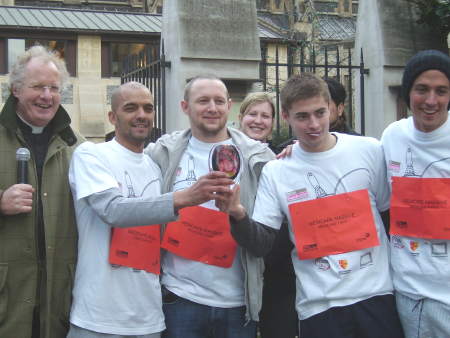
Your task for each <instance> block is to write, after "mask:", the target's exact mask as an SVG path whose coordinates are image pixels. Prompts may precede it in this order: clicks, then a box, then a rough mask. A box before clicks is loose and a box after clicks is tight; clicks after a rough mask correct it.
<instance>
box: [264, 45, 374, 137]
mask: <svg viewBox="0 0 450 338" xmlns="http://www.w3.org/2000/svg"><path fill="white" fill-rule="evenodd" d="M285 51H286V55H283V58H281V57H280V49H279V47H278V45H277V46H276V47H275V56H274V57H272V58H269V57H268V46H267V45H266V46H263V47H262V49H261V58H262V61H261V67H260V78H261V80H262V87H263V90H264V91H268V92H273V93H274V94H275V100H276V102H275V103H276V104H275V107H277V110H279V107H280V89H281V87H282V86H283V83H284V82H285V81H286V80H287V79H288V78H289V77H290V76H291V75H293V74H299V73H302V72H313V73H316V74H317V75H319V76H320V77H332V78H334V79H336V80H337V81H339V82H340V83H342V84H343V85H344V87H345V89H346V91H347V102H346V105H345V106H346V112H345V114H346V118H347V122H348V123H349V125H350V126H351V127H354V111H355V108H354V107H355V104H354V84H353V82H354V81H353V75H359V77H360V89H361V90H360V100H361V111H360V116H361V134H362V135H364V133H365V128H364V125H365V115H364V75H365V74H369V70H368V69H366V68H364V59H363V53H362V50H361V60H360V63H359V65H353V64H352V50H351V48H342V47H337V46H333V47H331V46H324V47H320V48H319V51H317V50H316V47H310V46H299V47H297V46H292V45H291V46H288V47H287V49H285ZM281 59H283V60H281ZM356 72H358V74H355V73H356ZM286 134H287V135H286ZM273 137H274V141H275V143H280V142H281V141H284V140H286V139H289V138H291V137H292V131H291V130H290V128H289V127H288V126H287V124H285V123H283V121H282V120H281V116H280V112H279V111H277V112H276V115H275V128H274V133H273Z"/></svg>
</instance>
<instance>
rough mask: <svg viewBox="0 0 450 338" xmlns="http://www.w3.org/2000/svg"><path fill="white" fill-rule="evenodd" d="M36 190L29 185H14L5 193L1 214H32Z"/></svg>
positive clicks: (0, 203) (0, 206) (2, 199)
mask: <svg viewBox="0 0 450 338" xmlns="http://www.w3.org/2000/svg"><path fill="white" fill-rule="evenodd" d="M33 193H34V189H33V187H32V186H31V185H29V184H14V185H12V186H10V187H9V188H8V189H6V190H5V191H4V192H3V195H2V198H1V200H0V214H3V215H17V214H22V213H27V212H31V210H32V205H33Z"/></svg>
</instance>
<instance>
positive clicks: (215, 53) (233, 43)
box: [162, 0, 261, 132]
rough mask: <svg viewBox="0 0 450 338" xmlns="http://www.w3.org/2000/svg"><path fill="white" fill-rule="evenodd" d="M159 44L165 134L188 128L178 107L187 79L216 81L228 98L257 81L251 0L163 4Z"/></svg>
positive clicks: (167, 0)
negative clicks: (166, 64)
mask: <svg viewBox="0 0 450 338" xmlns="http://www.w3.org/2000/svg"><path fill="white" fill-rule="evenodd" d="M162 38H163V41H164V47H165V53H166V61H169V62H170V63H171V67H170V68H166V102H167V109H166V111H167V118H166V121H167V132H171V131H174V130H180V129H184V128H187V127H188V126H189V122H188V119H187V117H186V116H185V115H184V114H183V113H182V111H181V108H180V101H181V100H182V98H183V90H184V86H185V84H186V82H187V81H188V80H189V79H191V78H192V77H194V76H196V75H199V74H214V75H217V76H219V77H220V78H222V79H223V80H224V81H225V83H226V84H227V86H228V89H229V90H230V92H232V91H233V90H235V89H236V88H247V87H248V86H247V85H248V84H249V83H252V82H254V81H256V80H258V79H259V62H260V60H261V55H260V47H259V36H258V30H257V17H256V3H255V1H254V0H182V1H180V0H165V1H164V7H163V30H162ZM242 84H245V85H244V86H243V85H242ZM233 87H234V88H233ZM242 94H243V95H245V93H242Z"/></svg>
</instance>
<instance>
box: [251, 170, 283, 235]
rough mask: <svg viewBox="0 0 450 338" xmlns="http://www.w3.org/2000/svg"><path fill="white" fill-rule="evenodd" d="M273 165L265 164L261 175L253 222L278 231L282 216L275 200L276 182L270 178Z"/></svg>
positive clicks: (276, 199)
mask: <svg viewBox="0 0 450 338" xmlns="http://www.w3.org/2000/svg"><path fill="white" fill-rule="evenodd" d="M272 165H273V163H271V162H269V163H267V164H266V165H265V166H264V168H263V170H262V173H261V177H260V180H259V185H258V191H257V193H256V201H255V208H254V210H253V216H252V218H253V220H255V221H256V222H259V223H261V224H264V225H266V226H268V227H271V228H274V229H277V230H279V229H280V226H281V223H282V222H283V219H284V215H283V212H282V210H281V207H280V202H279V201H278V198H277V190H276V188H275V186H276V182H275V180H274V179H273V177H272V173H271V172H272V169H273V166H272Z"/></svg>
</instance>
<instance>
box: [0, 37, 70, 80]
mask: <svg viewBox="0 0 450 338" xmlns="http://www.w3.org/2000/svg"><path fill="white" fill-rule="evenodd" d="M8 39H24V40H49V41H53V40H65V43H64V49H65V53H64V61H65V62H66V67H67V71H68V72H69V75H70V76H71V77H76V76H77V47H78V46H77V36H76V35H75V34H67V33H60V32H54V31H53V32H50V31H48V34H46V32H39V33H36V32H25V31H21V32H2V33H1V34H0V75H6V74H8Z"/></svg>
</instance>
